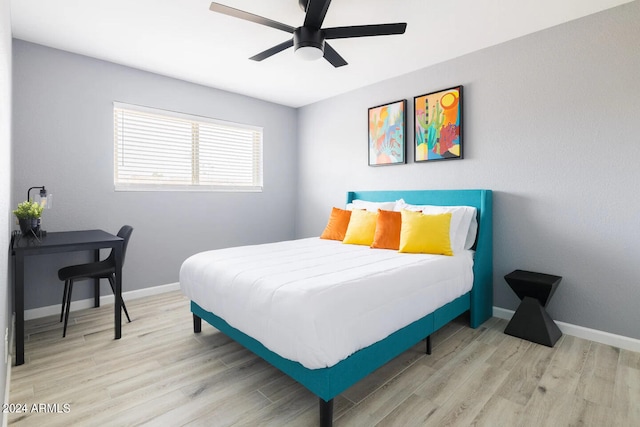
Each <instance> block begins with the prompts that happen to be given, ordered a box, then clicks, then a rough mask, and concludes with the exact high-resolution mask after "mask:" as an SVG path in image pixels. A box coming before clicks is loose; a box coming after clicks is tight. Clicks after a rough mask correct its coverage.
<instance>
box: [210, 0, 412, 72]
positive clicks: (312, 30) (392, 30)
mask: <svg viewBox="0 0 640 427" xmlns="http://www.w3.org/2000/svg"><path fill="white" fill-rule="evenodd" d="M298 3H299V4H300V7H301V8H302V10H304V11H305V12H306V14H305V18H304V24H303V25H302V27H297V28H294V27H291V26H289V25H286V24H282V23H280V22H277V21H273V20H271V19H268V18H263V17H262V16H258V15H254V14H252V13H249V12H245V11H243V10H238V9H234V8H233V7H229V6H225V5H223V4H220V3H211V6H210V7H209V10H211V11H213V12H217V13H222V14H224V15H228V16H233V17H235V18H240V19H244V20H246V21H251V22H255V23H256V24H261V25H266V26H267V27H271V28H275V29H278V30H282V31H286V32H287V33H290V34H293V38H292V39H290V40H287V41H285V42H283V43H280V44H279V45H276V46H273V47H272V48H269V49H267V50H265V51H264V52H260V53H259V54H257V55H255V56H252V57H251V58H249V59H252V60H254V61H262V60H263V59H267V58H269V57H270V56H273V55H275V54H276V53H279V52H282V51H283V50H285V49H288V48H290V47H292V46H293V47H294V49H295V52H296V55H299V56H301V57H302V58H304V59H307V60H315V59H319V58H321V57H323V56H324V58H325V59H326V60H327V61H329V62H330V63H331V65H333V66H334V67H336V68H337V67H342V66H343V65H347V61H345V60H344V58H343V57H342V56H340V55H339V54H338V52H336V51H335V50H334V49H333V48H332V47H331V46H330V45H329V43H326V42H325V40H332V39H346V38H351V37H370V36H387V35H392V34H404V31H405V29H406V28H407V24H406V23H396V24H376V25H354V26H349V27H333V28H322V22H323V21H324V17H325V15H326V14H327V10H328V9H329V4H330V3H331V0H298Z"/></svg>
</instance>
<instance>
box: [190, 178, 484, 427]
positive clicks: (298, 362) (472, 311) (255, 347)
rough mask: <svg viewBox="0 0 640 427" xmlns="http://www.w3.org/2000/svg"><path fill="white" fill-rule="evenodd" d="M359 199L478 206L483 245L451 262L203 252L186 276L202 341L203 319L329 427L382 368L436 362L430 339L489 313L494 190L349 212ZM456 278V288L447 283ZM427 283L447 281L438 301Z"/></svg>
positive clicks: (343, 253) (303, 248) (334, 246)
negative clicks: (337, 405) (415, 349)
mask: <svg viewBox="0 0 640 427" xmlns="http://www.w3.org/2000/svg"><path fill="white" fill-rule="evenodd" d="M355 200H358V201H369V202H390V201H397V200H403V201H404V202H406V203H409V204H414V205H436V206H470V207H473V208H475V209H476V215H477V217H476V219H477V233H476V239H475V241H474V242H471V244H473V246H472V247H471V249H470V250H468V251H461V252H460V253H459V254H458V253H457V254H456V256H453V257H445V256H441V255H428V256H420V255H416V256H412V255H413V254H411V255H409V256H405V257H402V256H397V255H394V254H392V251H389V250H380V249H370V248H367V247H363V246H356V245H345V244H342V243H341V242H329V241H322V240H321V239H318V238H317V237H316V238H311V239H299V240H296V241H290V242H278V243H273V244H267V245H255V246H247V247H241V248H229V249H222V250H217V251H208V252H203V253H200V254H196V255H194V256H192V257H190V258H189V259H187V260H186V261H185V263H183V265H182V268H181V271H180V283H181V287H182V290H183V292H184V293H185V294H186V295H187V296H188V297H189V298H190V299H191V312H192V314H193V322H194V332H196V333H197V332H200V331H201V327H202V325H201V321H202V319H204V320H205V321H206V322H208V323H209V324H211V325H212V326H213V327H215V328H216V329H218V330H219V331H221V332H222V333H224V334H226V335H228V336H229V337H231V338H232V339H234V340H236V341H237V342H238V343H240V344H242V345H243V346H245V347H246V348H248V349H249V350H251V351H253V352H254V353H256V354H257V355H258V356H260V357H262V358H263V359H265V360H266V361H267V362H269V363H271V364H272V365H273V366H275V367H277V368H278V369H280V370H281V371H283V372H284V373H286V374H287V375H289V376H290V377H292V378H293V379H295V380H296V381H298V382H299V383H301V384H302V385H303V386H305V387H306V388H307V389H309V390H310V391H311V392H313V393H314V394H315V395H317V396H318V397H319V402H320V424H321V425H323V426H330V425H331V424H332V418H333V398H334V397H336V396H337V395H339V394H340V393H342V392H343V391H344V390H346V389H347V388H349V387H350V386H351V385H353V384H355V383H356V382H358V381H359V380H360V379H362V378H364V377H365V376H367V375H368V374H370V373H371V372H373V371H374V370H375V369H377V368H379V367H380V366H382V365H384V364H386V363H387V362H388V361H390V360H391V359H393V358H394V357H396V356H398V355H399V354H401V353H403V352H404V351H406V350H407V349H409V348H411V347H412V346H414V345H415V344H416V343H418V342H420V341H422V340H424V339H425V338H426V339H427V348H428V351H429V347H430V341H429V337H430V335H431V334H432V333H433V332H435V331H437V330H438V329H439V328H441V327H442V326H444V325H446V324H447V323H448V322H450V321H451V320H453V319H454V318H456V317H458V316H460V315H461V314H463V313H465V312H469V319H470V326H471V327H473V328H476V327H478V326H479V325H481V324H482V323H483V322H484V321H485V320H487V319H488V318H489V317H491V314H492V306H493V284H492V276H493V255H492V252H493V244H492V192H491V191H490V190H412V191H357V192H348V193H347V200H346V202H347V204H350V203H352V202H353V201H355ZM405 255H406V254H405ZM247 260H251V261H250V262H247ZM279 263H286V264H284V265H282V264H279ZM323 263H324V266H323ZM241 265H246V266H247V268H245V269H239V268H240V266H241ZM327 265H331V268H332V269H333V270H331V271H328V270H324V269H326V268H327V267H326V266H327ZM425 269H427V270H425ZM458 270H459V271H460V273H459V276H460V277H459V278H453V279H452V278H451V277H450V276H447V275H445V273H444V272H446V271H458ZM285 271H286V274H285ZM425 271H427V273H425ZM427 276H434V277H435V278H439V277H441V279H439V280H434V285H433V286H432V285H429V287H430V288H432V291H429V292H431V293H424V292H426V290H425V289H423V288H424V286H423V287H421V286H420V282H421V278H422V277H427ZM240 278H241V279H242V280H240ZM416 278H417V280H416ZM209 282H216V283H218V282H224V283H227V282H228V283H232V284H233V285H232V286H226V287H225V286H222V287H221V286H218V285H215V286H213V285H212V284H210V283H209ZM454 282H455V283H458V282H459V283H460V284H461V285H460V286H457V287H454V286H452V285H451V284H452V283H454ZM430 283H431V282H430ZM465 283H468V286H466V285H465ZM390 284H393V286H390ZM465 286H466V287H465ZM430 295H439V297H438V298H435V297H431V296H430ZM408 299H411V300H414V301H423V300H424V301H425V303H424V304H419V305H416V304H413V305H412V304H407V300H408ZM266 302H270V304H266ZM305 304H307V305H305ZM296 310H297V311H296ZM323 313H325V315H324V316H323V315H322V314H323ZM316 314H317V316H316ZM327 314H328V315H327ZM287 316H289V317H287ZM290 316H294V317H295V318H296V319H297V321H295V322H292V321H291V319H292V318H291V317H290ZM349 316H350V317H349ZM251 318H254V320H255V319H257V320H258V321H257V322H253V323H251V321H250V319H251ZM380 319H385V321H380ZM389 319H394V322H396V321H397V322H399V323H393V322H391V321H390V320H389ZM395 319H397V320H395ZM387 320H389V321H387ZM345 331H346V332H345Z"/></svg>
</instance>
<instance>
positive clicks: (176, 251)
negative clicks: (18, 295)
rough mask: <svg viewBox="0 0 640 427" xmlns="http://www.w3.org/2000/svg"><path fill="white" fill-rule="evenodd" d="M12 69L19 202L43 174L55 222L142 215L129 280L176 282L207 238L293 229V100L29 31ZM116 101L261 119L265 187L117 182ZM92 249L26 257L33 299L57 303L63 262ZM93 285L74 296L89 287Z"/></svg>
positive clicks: (232, 239)
mask: <svg viewBox="0 0 640 427" xmlns="http://www.w3.org/2000/svg"><path fill="white" fill-rule="evenodd" d="M13 70H14V72H13V74H14V75H13V90H14V94H15V97H14V98H15V99H14V109H13V123H14V139H13V141H14V142H13V164H14V183H13V203H14V204H15V203H18V202H20V201H22V200H24V199H26V197H27V196H26V191H27V189H28V188H29V187H31V186H40V185H45V186H46V187H47V190H49V191H51V192H52V193H53V194H54V199H53V209H51V210H47V211H45V212H44V214H43V219H42V224H43V228H44V229H46V230H50V231H62V230H82V229H92V228H101V229H104V230H109V231H112V232H116V231H117V230H118V229H119V228H120V226H121V225H123V224H130V225H131V226H133V227H134V233H133V236H132V240H131V243H130V245H129V249H128V252H127V259H126V263H125V266H124V280H125V281H124V287H125V291H130V290H134V289H141V288H146V287H150V286H157V285H162V284H167V283H173V282H177V280H178V272H179V269H180V265H181V263H182V261H184V260H185V258H187V257H188V256H189V255H191V254H193V253H196V252H199V251H202V250H206V249H212V248H219V247H225V246H233V245H242V244H251V243H263V242H269V241H275V240H282V239H290V238H292V237H293V236H294V214H295V196H296V188H297V186H296V174H297V167H296V158H297V151H296V150H297V148H296V147H297V145H296V135H297V113H296V110H294V109H292V108H289V107H284V106H280V105H276V104H272V103H268V102H264V101H259V100H256V99H252V98H249V97H246V96H241V95H237V94H233V93H229V92H224V91H220V90H216V89H211V88H206V87H203V86H198V85H195V84H191V83H186V82H183V81H179V80H175V79H171V78H167V77H162V76H159V75H155V74H151V73H147V72H143V71H139V70H134V69H131V68H127V67H123V66H119V65H115V64H112V63H109V62H104V61H99V60H95V59H91V58H88V57H84V56H80V55H75V54H71V53H68V52H63V51H60V50H55V49H50V48H47V47H43V46H40V45H35V44H31V43H27V42H24V41H21V40H14V44H13ZM113 101H121V102H126V103H132V104H138V105H145V106H150V107H155V108H161V109H167V110H173V111H179V112H183V113H190V114H196V115H202V116H209V117H214V118H218V119H222V120H229V121H233V122H240V123H248V124H252V125H257V126H263V127H264V140H263V143H264V191H263V192H262V193H225V192H216V193H212V192H115V191H114V189H113V104H112V103H113ZM32 194H33V193H32ZM87 259H88V258H86V255H85V254H60V255H54V256H43V257H34V258H33V259H29V260H28V261H27V263H28V264H27V272H26V277H25V280H26V283H27V286H26V295H25V307H26V308H27V309H29V308H34V307H42V306H47V305H53V304H59V303H60V300H61V298H62V284H61V283H60V282H59V281H58V280H57V276H56V272H57V269H58V268H60V267H62V266H64V265H66V264H69V263H70V262H76V261H78V262H84V261H85V260H87ZM89 288H90V287H89V286H81V287H78V292H77V293H76V291H75V290H74V299H82V298H89V296H90V292H89ZM103 293H104V294H107V293H110V290H109V288H108V284H106V283H105V284H104V285H103Z"/></svg>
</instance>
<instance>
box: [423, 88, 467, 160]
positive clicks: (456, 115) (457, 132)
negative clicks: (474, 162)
mask: <svg viewBox="0 0 640 427" xmlns="http://www.w3.org/2000/svg"><path fill="white" fill-rule="evenodd" d="M413 111H414V116H415V117H414V126H415V132H414V142H415V144H414V160H415V161H416V162H428V161H433V160H450V159H462V86H455V87H452V88H449V89H444V90H441V91H438V92H432V93H428V94H426V95H420V96H416V97H415V98H413Z"/></svg>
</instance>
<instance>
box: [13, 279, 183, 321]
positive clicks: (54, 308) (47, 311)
mask: <svg viewBox="0 0 640 427" xmlns="http://www.w3.org/2000/svg"><path fill="white" fill-rule="evenodd" d="M178 290H180V283H178V282H176V283H169V284H167V285H160V286H152V287H150V288H144V289H136V290H135V291H128V292H124V293H123V294H122V298H123V299H124V300H125V301H128V300H134V299H138V298H144V297H148V296H151V295H158V294H163V293H165V292H171V291H178ZM114 301H115V297H114V296H113V294H110V295H103V296H101V297H100V304H103V303H104V304H113V302H114ZM91 307H93V298H88V299H83V300H79V301H71V311H76V310H82V309H85V308H91ZM61 309H62V305H61V304H55V305H49V306H47V307H38V308H33V309H30V310H25V311H24V320H31V319H39V318H41V317H46V316H52V315H54V314H57V315H60V310H61Z"/></svg>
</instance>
